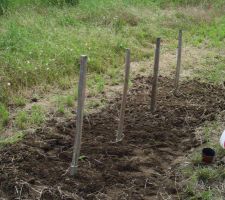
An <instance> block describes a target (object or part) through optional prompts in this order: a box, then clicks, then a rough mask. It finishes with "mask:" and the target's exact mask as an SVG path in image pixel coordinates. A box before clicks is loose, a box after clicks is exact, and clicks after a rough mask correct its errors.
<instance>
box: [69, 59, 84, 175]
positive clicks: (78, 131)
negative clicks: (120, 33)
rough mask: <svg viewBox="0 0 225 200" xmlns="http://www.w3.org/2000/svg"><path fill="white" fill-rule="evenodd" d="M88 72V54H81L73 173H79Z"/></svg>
mask: <svg viewBox="0 0 225 200" xmlns="http://www.w3.org/2000/svg"><path fill="white" fill-rule="evenodd" d="M86 73H87V56H85V55H83V56H81V61H80V78H79V85H78V102H77V120H76V135H75V141H74V149H73V159H72V164H71V175H72V176H74V175H75V174H77V169H78V160H79V157H80V148H81V138H82V128H83V111H84V100H85V87H86Z"/></svg>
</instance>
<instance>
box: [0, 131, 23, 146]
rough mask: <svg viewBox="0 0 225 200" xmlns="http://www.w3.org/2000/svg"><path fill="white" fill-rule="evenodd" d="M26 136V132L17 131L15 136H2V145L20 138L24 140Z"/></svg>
mask: <svg viewBox="0 0 225 200" xmlns="http://www.w3.org/2000/svg"><path fill="white" fill-rule="evenodd" d="M23 137H24V133H23V132H17V133H15V134H13V136H11V137H6V138H3V137H0V147H1V146H4V145H7V144H14V143H16V142H18V141H20V140H22V139H23Z"/></svg>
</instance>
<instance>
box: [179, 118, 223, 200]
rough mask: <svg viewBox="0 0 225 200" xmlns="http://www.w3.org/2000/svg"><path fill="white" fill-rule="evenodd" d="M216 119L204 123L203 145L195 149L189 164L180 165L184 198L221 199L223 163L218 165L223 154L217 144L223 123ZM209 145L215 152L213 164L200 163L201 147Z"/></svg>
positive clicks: (202, 131)
mask: <svg viewBox="0 0 225 200" xmlns="http://www.w3.org/2000/svg"><path fill="white" fill-rule="evenodd" d="M219 119H220V118H219V117H218V119H217V121H215V122H210V123H207V124H205V126H204V127H202V128H201V129H200V130H199V132H198V134H200V132H201V133H202V138H203V140H204V145H203V146H200V148H198V149H196V150H195V151H194V152H193V153H192V154H191V155H190V156H189V160H190V161H191V162H190V164H188V165H186V166H184V167H182V169H181V174H182V175H183V176H184V177H183V180H185V181H184V183H183V184H184V186H183V194H182V195H183V198H184V199H191V200H195V199H203V200H211V199H218V200H220V199H221V200H222V199H223V192H224V190H223V189H222V188H223V183H224V181H225V170H224V165H219V164H218V161H220V160H221V159H222V158H224V156H225V151H224V149H222V148H221V146H220V145H219V141H218V140H219V137H220V134H221V133H222V127H223V125H222V124H221V123H219V121H220V120H219ZM204 147H210V148H212V149H214V150H215V152H216V162H217V163H215V164H213V165H204V164H203V163H202V152H201V150H202V148H204Z"/></svg>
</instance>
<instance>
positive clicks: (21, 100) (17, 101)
mask: <svg viewBox="0 0 225 200" xmlns="http://www.w3.org/2000/svg"><path fill="white" fill-rule="evenodd" d="M13 103H14V104H15V106H17V107H23V106H25V105H26V99H25V98H23V97H21V96H18V97H14V98H13Z"/></svg>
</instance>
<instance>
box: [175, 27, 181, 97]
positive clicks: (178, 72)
mask: <svg viewBox="0 0 225 200" xmlns="http://www.w3.org/2000/svg"><path fill="white" fill-rule="evenodd" d="M181 54H182V30H180V31H179V36H178V48H177V67H176V77H175V90H174V93H175V94H177V91H178V89H179V80H180V68H181Z"/></svg>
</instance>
